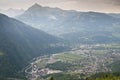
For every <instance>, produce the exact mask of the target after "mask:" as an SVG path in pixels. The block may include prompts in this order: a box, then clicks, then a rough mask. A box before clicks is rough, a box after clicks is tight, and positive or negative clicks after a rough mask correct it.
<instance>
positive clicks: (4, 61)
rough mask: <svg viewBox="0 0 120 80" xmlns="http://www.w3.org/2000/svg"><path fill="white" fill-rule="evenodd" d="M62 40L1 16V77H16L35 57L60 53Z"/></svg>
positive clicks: (62, 48)
mask: <svg viewBox="0 0 120 80" xmlns="http://www.w3.org/2000/svg"><path fill="white" fill-rule="evenodd" d="M58 44H61V39H59V38H56V37H54V36H51V35H49V34H47V33H45V32H43V31H40V30H38V29H35V28H32V27H30V26H29V25H26V24H24V23H22V22H20V21H18V20H16V19H13V18H9V17H8V16H6V15H3V14H0V77H11V76H16V75H17V73H18V72H19V71H21V70H22V69H23V68H24V67H25V66H26V65H27V63H28V62H29V61H30V60H32V59H33V58H34V57H37V56H40V55H45V54H51V53H55V52H60V51H62V50H65V48H64V47H61V46H60V45H58Z"/></svg>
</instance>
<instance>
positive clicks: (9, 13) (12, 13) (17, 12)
mask: <svg viewBox="0 0 120 80" xmlns="http://www.w3.org/2000/svg"><path fill="white" fill-rule="evenodd" d="M23 12H24V10H23V9H12V8H9V9H7V10H0V13H3V14H5V15H7V16H9V17H15V16H18V15H21V14H23Z"/></svg>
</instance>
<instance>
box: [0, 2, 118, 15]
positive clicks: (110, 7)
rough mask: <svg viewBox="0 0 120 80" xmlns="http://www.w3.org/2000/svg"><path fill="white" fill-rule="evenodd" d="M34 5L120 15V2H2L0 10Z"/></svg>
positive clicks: (25, 7)
mask: <svg viewBox="0 0 120 80" xmlns="http://www.w3.org/2000/svg"><path fill="white" fill-rule="evenodd" d="M34 3H38V4H40V5H42V6H50V7H59V8H62V9H67V10H71V9H73V10H78V11H96V12H110V13H111V12H112V13H120V0H0V9H8V8H19V9H20V8H23V9H27V8H28V7H30V6H31V5H33V4H34Z"/></svg>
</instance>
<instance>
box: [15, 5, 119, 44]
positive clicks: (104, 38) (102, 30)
mask: <svg viewBox="0 0 120 80" xmlns="http://www.w3.org/2000/svg"><path fill="white" fill-rule="evenodd" d="M16 19H18V20H20V21H23V22H25V23H26V24H29V25H31V26H33V27H35V28H38V29H41V30H43V31H45V32H48V33H50V34H53V35H55V36H58V37H61V38H63V39H66V40H68V41H69V42H71V43H77V44H78V43H80V44H81V43H82V44H86V43H90V44H91V43H111V42H113V43H114V42H119V40H120V32H119V29H120V27H119V26H120V19H119V18H116V17H113V16H111V15H109V14H105V13H98V12H77V11H73V10H61V9H59V8H50V7H42V6H40V5H39V4H34V5H33V6H31V7H30V8H28V10H26V11H25V12H24V13H23V14H22V15H20V16H17V17H16Z"/></svg>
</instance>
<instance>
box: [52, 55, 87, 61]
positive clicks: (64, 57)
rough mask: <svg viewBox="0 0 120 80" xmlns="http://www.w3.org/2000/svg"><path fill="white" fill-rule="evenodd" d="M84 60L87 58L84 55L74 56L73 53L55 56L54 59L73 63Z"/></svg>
mask: <svg viewBox="0 0 120 80" xmlns="http://www.w3.org/2000/svg"><path fill="white" fill-rule="evenodd" d="M84 58H85V56H84V55H79V54H72V53H65V54H60V55H56V56H54V59H60V60H62V61H65V62H72V61H76V60H81V59H84Z"/></svg>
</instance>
